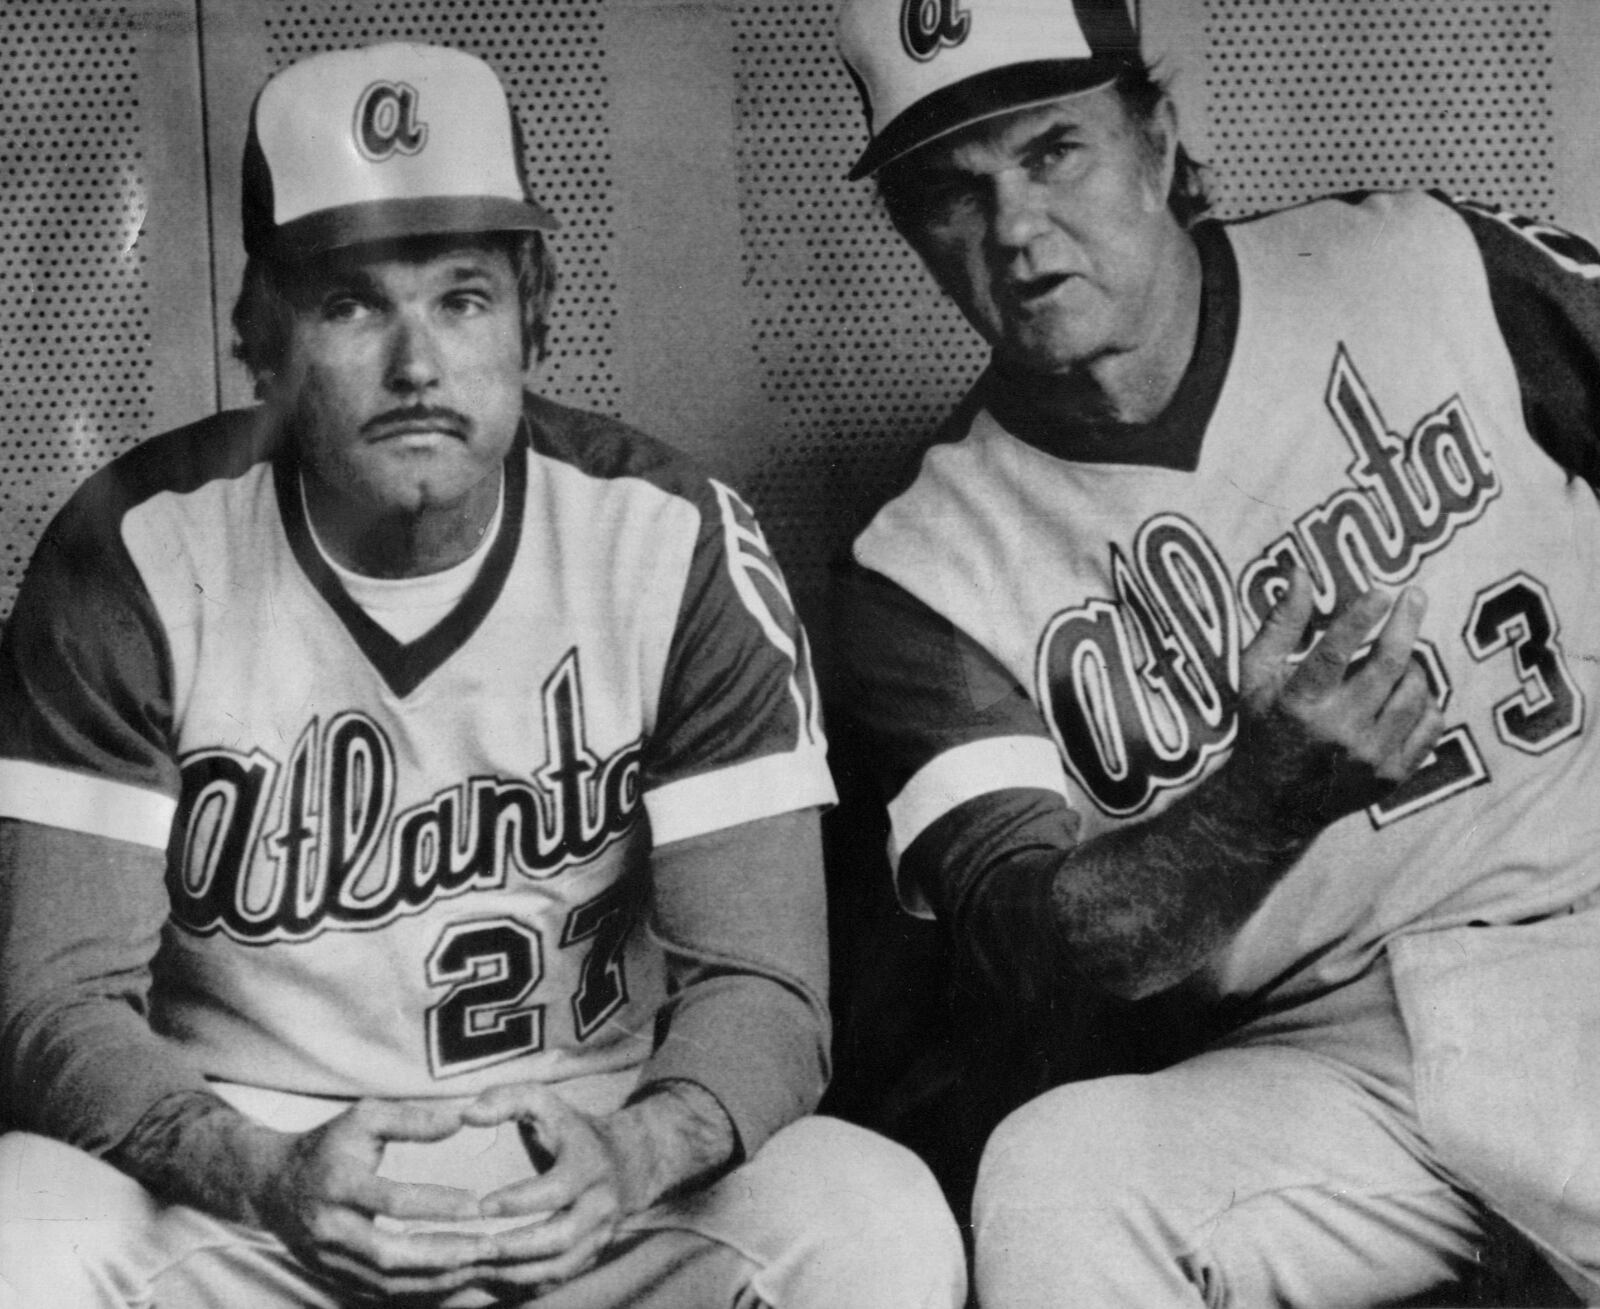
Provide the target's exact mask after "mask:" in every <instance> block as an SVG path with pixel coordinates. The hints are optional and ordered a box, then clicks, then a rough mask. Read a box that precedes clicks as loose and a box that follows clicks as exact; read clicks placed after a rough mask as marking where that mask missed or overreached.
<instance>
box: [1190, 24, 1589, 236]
mask: <svg viewBox="0 0 1600 1309" xmlns="http://www.w3.org/2000/svg"><path fill="white" fill-rule="evenodd" d="M1205 42H1206V48H1205V58H1204V68H1205V91H1206V101H1207V108H1208V113H1209V116H1210V123H1211V147H1212V158H1211V160H1210V161H1209V162H1210V163H1211V164H1212V165H1214V167H1213V170H1212V192H1213V196H1214V198H1215V199H1216V201H1217V209H1218V212H1219V213H1222V214H1226V215H1238V214H1245V213H1253V212H1256V211H1258V210H1263V209H1272V208H1277V207H1279V206H1282V205H1286V204H1294V203H1297V202H1299V201H1302V200H1306V199H1309V198H1311V197H1313V196H1316V195H1322V194H1326V193H1328V192H1330V191H1340V190H1350V189H1354V188H1360V187H1378V188H1388V187H1404V186H1417V185H1428V186H1437V187H1440V188H1442V189H1444V190H1446V191H1448V192H1450V193H1452V194H1455V195H1459V196H1463V197H1471V198H1476V199H1481V200H1494V201H1498V202H1500V203H1502V204H1505V205H1507V206H1508V207H1510V208H1512V209H1515V210H1518V211H1520V212H1522V213H1526V214H1528V215H1530V216H1533V217H1541V218H1555V217H1557V215H1556V213H1555V212H1554V211H1555V208H1556V203H1555V163H1554V156H1555V140H1554V133H1555V123H1554V116H1553V113H1552V109H1551V78H1552V69H1553V58H1552V53H1551V42H1552V15H1551V6H1550V5H1549V4H1548V3H1539V2H1538V0H1414V2H1412V3H1397V2H1396V0H1206V7H1205Z"/></svg>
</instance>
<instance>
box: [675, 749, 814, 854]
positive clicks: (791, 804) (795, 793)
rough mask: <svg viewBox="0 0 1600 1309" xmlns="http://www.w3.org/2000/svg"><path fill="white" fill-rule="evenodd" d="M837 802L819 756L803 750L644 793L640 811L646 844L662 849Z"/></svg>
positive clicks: (753, 761) (687, 779)
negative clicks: (646, 828)
mask: <svg viewBox="0 0 1600 1309" xmlns="http://www.w3.org/2000/svg"><path fill="white" fill-rule="evenodd" d="M837 799H838V796H837V795H836V794H835V793H834V789H833V778H832V776H831V774H829V772H828V766H827V763H826V761H825V759H824V758H823V755H822V752H821V751H820V750H812V749H803V750H801V751H798V752H795V753H791V754H780V755H766V756H764V757H762V758H760V759H753V760H751V761H750V762H748V763H743V764H736V765H735V766H733V767H732V768H719V769H717V770H716V771H715V772H711V773H701V774H699V775H698V776H695V777H686V778H684V779H683V780H682V781H677V782H668V783H667V784H666V785H665V786H659V787H657V788H656V789H655V790H653V791H647V792H646V793H645V797H644V806H645V810H646V812H647V813H649V815H650V832H651V839H652V840H653V841H654V842H655V844H656V845H666V844H667V843H668V842H670V841H683V840H687V839H688V838H690V837H693V836H703V835H704V834H705V833H707V832H716V831H720V830H722V829H723V828H724V827H733V826H735V825H736V824H739V823H751V822H755V821H756V820H757V819H760V818H773V817H776V816H777V815H778V814H787V813H792V812H794V811H795V810H797V809H810V808H813V807H815V806H823V805H831V804H833V803H834V801H835V800H837Z"/></svg>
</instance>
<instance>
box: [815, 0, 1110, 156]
mask: <svg viewBox="0 0 1600 1309" xmlns="http://www.w3.org/2000/svg"><path fill="white" fill-rule="evenodd" d="M839 52H840V54H841V55H843V57H844V62H845V66H846V67H847V68H848V69H849V70H850V75H851V76H852V77H853V78H854V79H855V83H856V90H858V91H859V92H860V93H861V100H862V104H863V107H864V108H865V109H866V113H867V129H868V130H869V131H870V132H871V133H872V140H871V142H870V143H869V144H868V145H867V148H866V151H865V153H863V154H862V156H861V158H860V159H858V160H857V161H856V165H855V167H854V168H852V169H851V170H850V180H851V181H855V180H856V179H857V178H861V177H866V176H868V175H869V174H871V173H875V172H876V171H877V170H878V169H880V168H882V167H883V166H884V165H885V164H887V163H891V162H892V161H894V160H896V159H898V158H900V157H901V156H902V155H905V154H908V153H910V152H911V151H912V150H915V149H916V148H917V147H918V146H922V145H926V144H927V143H928V142H929V141H933V140H936V139H937V138H939V137H941V136H944V135H946V134H948V133H950V132H954V131H956V130H957V129H958V128H962V127H965V126H967V124H969V123H975V122H978V121H979V120H981V119H984V118H992V117H994V116H995V115H997V114H1003V113H1008V112H1010V111H1011V110H1013V109H1023V108H1027V107H1029V106H1031V105H1040V104H1048V103H1049V102H1050V101H1052V100H1059V99H1060V98H1061V97H1062V96H1067V95H1075V94H1076V93H1078V92H1079V91H1088V90H1092V89H1093V88H1095V87H1098V86H1106V85H1108V84H1109V83H1111V82H1114V81H1115V80H1116V79H1117V76H1118V74H1120V73H1121V72H1122V71H1123V70H1125V69H1127V68H1129V67H1130V66H1135V65H1137V64H1138V62H1139V38H1138V34H1137V33H1136V32H1135V30H1134V26H1133V20H1132V18H1131V17H1130V16H1129V13H1128V5H1127V0H842V4H841V7H840V10H839Z"/></svg>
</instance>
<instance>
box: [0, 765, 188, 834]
mask: <svg viewBox="0 0 1600 1309" xmlns="http://www.w3.org/2000/svg"><path fill="white" fill-rule="evenodd" d="M177 808H178V804H177V801H176V800H174V799H172V798H171V797H170V796H165V795H162V794H160V793H159V792H157V791H148V790H145V789H144V788H143V787H139V786H128V785H127V784H126V783H123V782H113V781H109V780H107V779H106V778H103V777H91V776H89V775H87V774H84V773H72V772H66V771H64V770H62V769H59V768H48V767H46V766H45V765H43V764H35V763H30V762H28V761H26V760H23V759H0V818H18V819H22V820H23V821H25V822H30V823H42V824H43V825H45V826H46V827H61V828H66V829H67V830H68V831H73V832H84V833H87V834H88V835H90V836H106V837H111V838H112V839H114V840H118V841H131V842H133V843H134V844H135V845H144V846H149V847H150V848H151V849H153V850H165V849H166V848H167V838H168V836H169V835H170V833H171V830H172V818H173V815H174V814H175V813H176V812H177Z"/></svg>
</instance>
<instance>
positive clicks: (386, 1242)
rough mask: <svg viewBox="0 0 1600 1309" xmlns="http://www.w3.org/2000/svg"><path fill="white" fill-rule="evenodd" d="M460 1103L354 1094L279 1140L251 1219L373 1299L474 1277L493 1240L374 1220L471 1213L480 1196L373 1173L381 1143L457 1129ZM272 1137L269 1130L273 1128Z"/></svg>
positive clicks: (416, 1293)
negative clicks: (395, 1227)
mask: <svg viewBox="0 0 1600 1309" xmlns="http://www.w3.org/2000/svg"><path fill="white" fill-rule="evenodd" d="M461 1123H462V1119H461V1108H460V1105H459V1104H438V1103H432V1102H405V1101H383V1100H362V1101H359V1102H357V1103H356V1104H355V1105H353V1106H352V1107H351V1108H349V1109H347V1110H346V1111H345V1112H344V1113H342V1114H340V1115H339V1116H338V1117H337V1118H334V1119H331V1120H330V1121H328V1122H326V1123H324V1124H323V1125H322V1126H321V1127H318V1128H316V1129H314V1130H313V1131H310V1132H306V1133H304V1134H303V1135H299V1136H290V1137H288V1138H286V1140H287V1143H288V1144H287V1146H286V1148H285V1149H284V1150H283V1153H282V1157H281V1158H279V1159H278V1160H276V1161H274V1163H273V1166H272V1169H271V1173H270V1176H269V1178H268V1180H267V1182H266V1184H265V1187H264V1194H263V1195H262V1197H261V1199H260V1200H259V1201H258V1205H257V1207H258V1210H259V1217H260V1220H261V1222H262V1224H263V1225H264V1226H266V1227H267V1228H268V1229H269V1230H271V1231H272V1232H274V1233H275V1234H276V1235H277V1236H278V1237H279V1238H280V1239H281V1240H282V1241H283V1243H284V1244H285V1245H287V1246H288V1247H289V1249H290V1250H291V1251H293V1252H294V1254H295V1256H296V1257H297V1258H298V1259H299V1260H300V1261H301V1262H302V1263H303V1264H305V1265H306V1266H307V1267H309V1268H312V1269H315V1270H317V1271H319V1272H321V1273H323V1274H324V1275H326V1276H328V1277H329V1278H331V1279H333V1280H334V1281H335V1282H337V1283H338V1284H339V1285H341V1286H342V1287H344V1288H345V1289H347V1290H349V1291H352V1292H356V1293H368V1294H370V1295H372V1296H373V1297H375V1298H380V1299H383V1298H387V1297H391V1296H406V1297H415V1298H421V1299H437V1298H443V1297H444V1296H445V1295H447V1294H448V1293H449V1292H451V1291H454V1290H456V1289H457V1288H459V1287H461V1286H464V1285H466V1284H467V1283H468V1282H470V1281H472V1280H474V1275H475V1272H476V1271H477V1270H476V1269H475V1267H474V1265H476V1264H478V1263H479V1262H481V1261H484V1260H487V1259H489V1258H492V1257H493V1255H494V1253H495V1251H494V1246H493V1244H492V1243H491V1242H489V1241H488V1240H487V1239H486V1238H485V1237H483V1236H481V1235H478V1234H468V1233H462V1232H448V1231H433V1230H429V1231H407V1232H397V1231H392V1230H385V1229H384V1228H383V1227H381V1226H380V1225H379V1224H378V1223H377V1221H376V1220H377V1218H379V1217H380V1216H383V1217H388V1218H392V1219H406V1220H414V1221H415V1220H420V1221H423V1222H439V1223H448V1222H452V1221H459V1220H461V1219H467V1218H476V1217H478V1216H479V1207H478V1198H477V1197H476V1196H475V1195H473V1194H472V1193H471V1192H468V1191H463V1190H458V1189H456V1188H454V1187H448V1186H431V1185H425V1184H421V1183H409V1182H397V1181H392V1180H390V1179H389V1178H385V1177H380V1176H378V1171H377V1170H378V1166H379V1164H380V1163H381V1162H382V1159H383V1148H384V1143H385V1142H387V1141H441V1140H444V1139H445V1138H446V1137H448V1136H451V1135H453V1134H454V1133H455V1132H456V1131H457V1130H458V1129H459V1128H460V1127H461ZM274 1135H276V1134H274Z"/></svg>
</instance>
